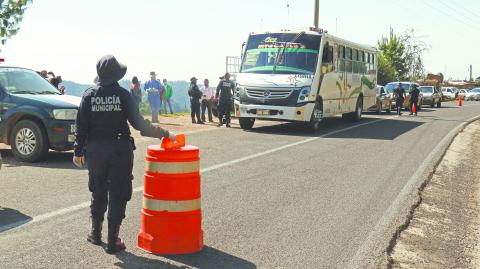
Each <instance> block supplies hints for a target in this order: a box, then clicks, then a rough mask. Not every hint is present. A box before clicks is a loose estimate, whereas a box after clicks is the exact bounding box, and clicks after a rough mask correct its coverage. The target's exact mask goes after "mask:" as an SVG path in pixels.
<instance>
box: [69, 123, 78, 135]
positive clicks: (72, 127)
mask: <svg viewBox="0 0 480 269" xmlns="http://www.w3.org/2000/svg"><path fill="white" fill-rule="evenodd" d="M76 131H77V125H75V124H72V125H70V133H75V132H76Z"/></svg>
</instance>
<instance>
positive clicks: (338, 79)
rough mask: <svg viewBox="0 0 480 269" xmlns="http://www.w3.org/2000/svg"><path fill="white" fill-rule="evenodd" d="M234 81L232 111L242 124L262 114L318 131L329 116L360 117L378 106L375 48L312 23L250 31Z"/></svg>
mask: <svg viewBox="0 0 480 269" xmlns="http://www.w3.org/2000/svg"><path fill="white" fill-rule="evenodd" d="M319 56H321V57H319ZM236 83H237V87H236V89H235V94H234V113H235V116H236V117H238V119H239V122H240V127H241V128H242V129H251V128H252V127H253V125H254V123H255V120H256V119H261V120H277V121H291V122H303V123H304V124H305V125H306V126H307V127H308V128H309V129H311V130H313V131H317V130H318V129H320V127H321V123H322V121H323V120H324V118H326V117H333V116H337V115H342V117H344V118H345V119H348V120H352V121H359V120H361V117H362V113H363V110H365V109H368V108H369V107H371V106H373V105H375V102H376V96H375V94H376V85H377V50H376V48H375V47H372V46H368V45H361V44H357V43H354V42H350V41H347V40H344V39H341V38H338V37H335V36H333V35H330V34H329V33H328V32H327V31H324V30H323V29H319V28H314V27H311V28H308V29H304V30H302V29H301V30H298V31H290V30H285V31H277V32H263V33H251V34H250V35H249V37H248V40H247V42H246V43H245V44H244V48H243V49H242V61H241V66H240V70H239V73H238V74H237V77H236Z"/></svg>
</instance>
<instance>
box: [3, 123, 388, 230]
mask: <svg viewBox="0 0 480 269" xmlns="http://www.w3.org/2000/svg"><path fill="white" fill-rule="evenodd" d="M393 118H394V117H386V118H382V119H378V120H374V121H370V122H365V123H361V124H357V125H353V126H350V127H347V128H343V129H340V130H336V131H333V132H329V133H326V134H323V135H321V136H316V137H311V138H308V139H304V140H301V141H298V142H295V143H291V144H288V145H284V146H281V147H277V148H274V149H270V150H267V151H263V152H260V153H256V154H252V155H248V156H245V157H242V158H238V159H235V160H231V161H228V162H224V163H221V164H217V165H213V166H210V167H207V168H204V169H201V170H200V172H201V173H208V172H211V171H215V170H218V169H220V168H224V167H228V166H232V165H234V164H237V163H240V162H244V161H248V160H251V159H255V158H258V157H261V156H265V155H269V154H272V153H275V152H278V151H281V150H284V149H288V148H292V147H295V146H299V145H302V144H306V143H310V142H312V141H315V140H318V139H320V138H325V137H328V136H331V135H335V134H338V133H342V132H346V131H350V130H352V129H355V128H358V127H362V126H366V125H370V124H374V123H377V122H381V121H385V120H389V119H393ZM141 191H143V186H141V187H138V188H135V189H133V192H134V193H138V192H141ZM89 206H90V202H84V203H81V204H78V205H74V206H70V207H66V208H63V209H60V210H56V211H53V212H49V213H45V214H42V215H38V216H34V217H32V218H31V220H30V221H28V220H23V221H19V222H15V223H11V224H7V225H5V226H0V233H1V232H3V231H6V230H10V229H13V228H15V227H19V228H20V227H25V226H26V225H27V224H33V223H37V222H40V221H44V220H48V219H51V218H54V217H58V216H61V215H66V214H69V213H73V212H75V211H79V210H82V209H85V208H88V207H89ZM0 236H1V235H0Z"/></svg>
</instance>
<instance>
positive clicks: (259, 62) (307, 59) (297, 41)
mask: <svg viewBox="0 0 480 269" xmlns="http://www.w3.org/2000/svg"><path fill="white" fill-rule="evenodd" d="M320 40H321V37H320V36H318V35H307V34H296V33H276V34H261V35H252V36H250V38H249V40H248V43H247V48H246V50H245V55H244V56H243V62H242V67H241V71H240V72H241V73H258V74H271V73H279V74H312V75H313V74H314V73H315V70H316V67H317V59H318V53H319V49H320Z"/></svg>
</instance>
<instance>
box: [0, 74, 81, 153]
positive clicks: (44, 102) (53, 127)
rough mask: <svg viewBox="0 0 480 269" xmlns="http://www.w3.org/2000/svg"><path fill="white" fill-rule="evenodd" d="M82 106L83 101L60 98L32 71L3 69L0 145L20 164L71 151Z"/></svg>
mask: <svg viewBox="0 0 480 269" xmlns="http://www.w3.org/2000/svg"><path fill="white" fill-rule="evenodd" d="M79 105H80V98H78V97H75V96H69V95H61V93H60V92H59V91H58V90H57V89H56V88H55V87H54V86H53V85H52V84H50V83H49V82H48V81H47V80H45V79H44V78H43V77H41V76H40V75H38V74H37V73H36V72H34V71H32V70H29V69H24V68H15V67H0V143H5V144H7V145H10V146H11V148H12V152H13V154H14V155H15V157H16V158H17V159H19V160H21V161H25V162H35V161H38V160H40V159H41V158H42V157H44V156H45V155H46V154H47V153H48V150H49V149H53V150H56V151H67V150H71V149H72V148H73V142H74V141H75V135H74V133H75V119H76V116H77V111H78V106H79Z"/></svg>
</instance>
